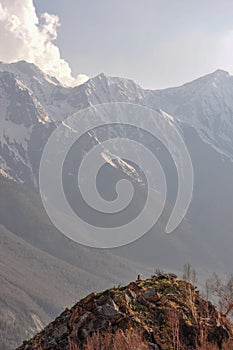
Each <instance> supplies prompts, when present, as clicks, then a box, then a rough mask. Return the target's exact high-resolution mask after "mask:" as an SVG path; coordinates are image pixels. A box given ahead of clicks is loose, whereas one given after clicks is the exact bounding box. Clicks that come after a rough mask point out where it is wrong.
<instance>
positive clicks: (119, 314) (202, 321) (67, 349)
mask: <svg viewBox="0 0 233 350" xmlns="http://www.w3.org/2000/svg"><path fill="white" fill-rule="evenodd" d="M232 347H233V328H232V325H231V324H230V323H229V322H228V321H227V320H226V318H225V317H224V316H223V315H221V314H220V313H219V312H218V311H217V310H216V309H215V307H214V306H213V305H212V304H211V303H210V302H208V301H206V300H204V299H202V298H201V297H200V295H199V292H198V291H197V290H196V289H195V287H194V286H192V285H191V284H190V283H188V282H185V281H183V280H178V279H177V278H176V276H175V275H172V274H170V275H169V274H168V275H163V274H158V275H156V276H153V277H151V278H149V279H146V280H140V279H139V280H138V281H137V282H131V283H130V284H129V285H127V286H126V287H117V288H116V287H115V288H112V289H109V290H106V291H104V292H101V293H92V294H90V295H89V296H87V297H86V298H84V299H82V300H81V301H79V302H78V303H77V304H76V305H74V306H73V307H72V308H71V309H66V310H65V311H64V312H63V313H62V314H61V315H60V316H59V317H58V318H56V320H55V321H54V322H52V323H50V324H49V325H48V326H47V327H46V328H45V329H44V330H43V331H42V332H41V333H39V334H38V335H36V336H35V337H34V338H33V339H32V340H30V341H28V342H24V344H23V345H22V346H21V347H19V348H18V350H29V349H30V350H52V349H54V350H55V349H56V350H71V349H72V350H79V349H80V350H81V349H87V350H88V349H98V350H101V349H103V350H106V349H109V350H110V349H113V348H114V349H125V350H126V349H130V350H131V349H157V350H171V349H174V350H175V349H177V350H178V349H179V350H189V349H192V350H207V349H208V350H217V349H222V350H223V349H225V350H229V349H232Z"/></svg>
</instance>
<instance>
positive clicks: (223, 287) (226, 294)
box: [206, 273, 233, 316]
mask: <svg viewBox="0 0 233 350" xmlns="http://www.w3.org/2000/svg"><path fill="white" fill-rule="evenodd" d="M206 283H207V285H208V288H209V291H210V293H211V294H212V295H213V296H215V297H217V299H218V304H219V307H220V311H221V312H223V313H224V315H225V316H229V315H230V314H231V313H232V311H233V275H230V276H229V277H227V278H226V279H225V280H224V281H222V279H221V278H220V277H219V275H218V274H217V273H213V275H212V276H211V277H210V278H209V279H208V280H207V282H206Z"/></svg>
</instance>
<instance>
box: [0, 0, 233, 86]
mask: <svg viewBox="0 0 233 350" xmlns="http://www.w3.org/2000/svg"><path fill="white" fill-rule="evenodd" d="M17 2H18V3H20V6H21V7H23V6H24V5H25V6H29V5H30V4H29V3H32V0H10V1H9V0H0V5H1V4H2V5H3V6H4V3H5V6H7V7H8V4H9V3H17ZM34 6H35V7H36V14H37V16H38V18H39V17H40V16H41V15H42V14H43V13H45V12H47V13H48V14H50V15H51V14H54V15H56V16H58V17H59V22H60V27H57V24H58V19H57V17H55V16H50V15H48V16H47V17H46V18H43V21H45V22H46V26H47V27H46V28H47V29H48V31H49V30H51V28H52V26H53V28H52V30H53V31H54V32H57V33H55V34H54V33H53V37H51V35H50V34H51V32H49V36H50V41H51V42H52V43H53V47H52V50H53V51H56V50H57V51H59V50H58V48H59V49H60V52H56V54H57V59H58V55H60V57H61V58H63V59H64V60H65V61H66V62H67V63H69V65H70V67H71V69H72V74H73V76H77V75H78V74H80V73H83V74H86V75H88V76H94V75H97V74H98V73H100V72H104V73H105V74H107V75H113V76H121V77H126V78H131V79H133V80H135V81H136V82H138V83H139V84H140V85H142V86H143V87H146V88H160V87H167V86H171V85H178V84H181V83H183V82H186V81H188V80H192V79H195V78H196V77H199V76H201V75H204V74H207V73H209V72H211V71H214V70H216V69H218V68H222V69H225V70H227V71H229V72H231V73H233V1H232V0H204V1H199V0H143V1H142V0H141V1H139V0H124V1H123V0H92V1H90V0H67V1H64V0H34ZM31 10H32V9H31ZM1 17H3V16H1V8H0V21H1ZM41 21H42V20H41V19H39V23H41ZM56 21H57V22H56ZM51 22H52V23H51ZM4 25H5V27H6V23H5V24H4ZM35 25H38V24H36V23H35ZM0 29H1V28H0ZM18 30H19V28H18ZM56 34H58V35H56ZM30 35H31V33H30ZM0 36H1V34H0ZM56 36H57V39H56V41H55V42H54V39H55V37H56ZM0 39H1V37H0ZM46 40H47V39H44V43H45V44H44V45H45V46H46V47H47V48H48V45H47V44H46ZM38 41H39V40H38ZM8 42H9V40H8ZM54 44H55V45H54ZM33 45H34V46H35V43H34V44H33ZM33 45H32V46H33ZM45 46H44V47H45ZM50 46H51V45H50ZM47 48H46V50H47ZM49 50H50V51H49V56H48V55H47V56H46V57H45V56H44V61H43V62H42V59H40V58H39V55H38V54H37V57H36V56H35V55H36V54H33V55H34V56H33V57H36V58H35V59H34V58H33V60H34V61H35V62H37V63H38V62H39V63H38V64H39V65H40V66H43V64H44V65H46V62H49V61H48V57H51V56H52V54H51V52H52V50H51V47H50V48H49ZM21 51H22V50H21ZM23 54H24V55H26V53H25V52H24V53H23ZM23 54H21V56H19V54H18V53H17V55H16V56H17V57H16V58H18V57H24V56H23ZM12 55H13V53H12ZM4 57H5V56H4V55H3V58H4ZM12 57H13V56H11V57H10V58H9V59H8V60H12ZM3 58H2V57H1V47H0V59H1V60H3ZM59 59H60V58H59ZM51 62H52V59H51ZM60 62H61V61H60ZM62 64H64V62H63V61H62ZM65 64H66V63H65ZM56 66H57V65H56ZM58 66H59V67H60V68H59V69H60V70H61V65H60V63H59V65H58ZM53 67H55V66H54V65H53ZM50 68H51V69H50V71H52V64H51V67H50ZM56 69H57V68H56ZM66 69H68V68H67V67H66ZM67 74H68V73H67ZM82 77H83V76H81V77H79V78H81V79H82ZM84 78H85V77H84ZM67 81H68V80H67Z"/></svg>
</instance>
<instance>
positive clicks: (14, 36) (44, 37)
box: [0, 0, 88, 85]
mask: <svg viewBox="0 0 233 350" xmlns="http://www.w3.org/2000/svg"><path fill="white" fill-rule="evenodd" d="M59 25H60V23H59V18H58V17H57V16H55V15H51V14H48V13H44V14H43V15H42V16H41V17H40V18H38V16H37V14H36V11H35V7H34V5H33V0H0V60H1V61H3V62H7V63H10V62H16V61H19V60H26V61H28V62H31V63H35V64H36V65H37V66H38V67H40V68H41V69H42V70H43V71H44V72H46V73H48V74H50V75H53V76H56V77H57V78H58V79H59V80H60V81H61V82H62V83H63V84H66V85H78V84H81V83H83V82H85V81H86V80H88V77H87V76H86V75H84V74H80V75H79V76H78V77H77V78H76V79H75V78H74V77H72V73H71V68H70V66H69V64H68V63H67V62H66V61H65V60H64V59H62V58H61V54H60V50H59V48H58V47H57V46H56V45H55V43H54V40H55V39H56V38H57V28H58V26H59Z"/></svg>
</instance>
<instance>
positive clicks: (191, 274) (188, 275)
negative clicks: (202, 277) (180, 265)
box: [182, 263, 198, 284]
mask: <svg viewBox="0 0 233 350" xmlns="http://www.w3.org/2000/svg"><path fill="white" fill-rule="evenodd" d="M182 278H183V279H184V280H185V281H187V282H191V283H192V284H197V282H198V278H197V273H196V270H195V269H194V268H193V267H192V266H191V265H190V263H186V264H185V265H184V269H183V276H182Z"/></svg>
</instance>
